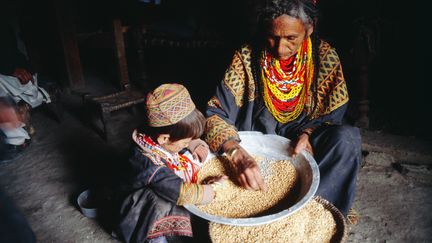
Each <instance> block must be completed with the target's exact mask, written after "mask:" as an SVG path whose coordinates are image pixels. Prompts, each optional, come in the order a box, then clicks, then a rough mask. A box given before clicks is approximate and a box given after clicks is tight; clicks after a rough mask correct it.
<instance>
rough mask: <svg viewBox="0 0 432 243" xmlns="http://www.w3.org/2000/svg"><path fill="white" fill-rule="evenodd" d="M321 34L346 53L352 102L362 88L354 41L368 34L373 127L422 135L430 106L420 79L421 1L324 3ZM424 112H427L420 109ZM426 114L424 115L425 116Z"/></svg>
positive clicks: (329, 0) (325, 0)
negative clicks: (418, 63)
mask: <svg viewBox="0 0 432 243" xmlns="http://www.w3.org/2000/svg"><path fill="white" fill-rule="evenodd" d="M319 6H320V9H321V14H322V18H321V20H322V22H321V25H320V27H321V28H320V31H321V34H322V36H324V38H326V39H327V40H329V41H330V42H331V43H332V44H333V46H335V47H336V48H337V50H338V52H339V53H340V55H341V59H342V61H343V65H344V67H345V74H346V76H347V83H348V85H349V88H350V91H351V98H352V100H353V101H355V100H356V98H358V95H359V90H358V87H357V86H356V85H357V84H356V83H355V82H356V80H355V73H354V72H352V69H353V67H355V65H357V63H355V62H353V60H352V59H353V50H352V47H353V42H354V41H355V40H356V38H359V37H358V33H359V28H362V27H363V31H369V34H370V35H369V37H370V40H369V41H370V46H371V48H372V50H371V52H373V53H372V54H371V56H372V57H371V61H370V65H369V67H370V69H369V84H368V85H369V88H368V92H369V94H368V97H369V101H370V116H371V128H375V129H384V130H388V131H391V132H393V133H397V134H411V135H414V134H416V135H423V134H422V132H421V131H420V130H422V129H423V127H422V128H420V126H419V125H420V124H421V123H422V122H421V120H422V119H423V115H424V112H425V109H424V108H426V106H425V104H424V102H423V101H421V100H420V99H419V98H420V97H421V95H420V94H421V88H419V87H422V86H423V80H424V79H423V78H420V77H418V76H417V75H416V73H417V71H420V70H419V66H418V65H417V64H416V62H417V61H416V60H415V59H417V58H415V56H417V54H416V53H415V49H416V47H417V46H418V42H417V41H416V40H417V36H418V33H419V32H417V31H416V29H417V28H418V24H419V23H420V22H417V21H416V18H417V17H418V15H417V14H416V13H417V12H416V11H417V6H418V4H417V3H414V2H413V1H411V2H409V1H384V0H364V1H347V0H320V1H319ZM421 110H423V111H421ZM420 112H421V113H420Z"/></svg>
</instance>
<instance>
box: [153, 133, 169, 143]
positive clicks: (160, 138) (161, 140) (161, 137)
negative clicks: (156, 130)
mask: <svg viewBox="0 0 432 243" xmlns="http://www.w3.org/2000/svg"><path fill="white" fill-rule="evenodd" d="M169 138H170V135H169V134H159V135H158V137H157V139H156V140H157V142H158V143H159V144H160V145H162V144H166V143H167V142H168V141H169Z"/></svg>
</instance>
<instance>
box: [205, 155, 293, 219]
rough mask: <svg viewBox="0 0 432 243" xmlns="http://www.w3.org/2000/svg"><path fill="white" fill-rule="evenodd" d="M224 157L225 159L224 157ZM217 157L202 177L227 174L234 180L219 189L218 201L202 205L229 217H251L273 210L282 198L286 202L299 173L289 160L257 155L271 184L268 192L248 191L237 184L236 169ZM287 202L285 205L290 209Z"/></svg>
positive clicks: (267, 182) (209, 211) (218, 214)
mask: <svg viewBox="0 0 432 243" xmlns="http://www.w3.org/2000/svg"><path fill="white" fill-rule="evenodd" d="M220 159H222V158H220ZM220 159H218V158H214V159H212V160H210V161H208V162H207V163H206V164H204V166H203V168H202V169H201V171H200V173H199V174H198V180H199V181H200V182H201V181H203V180H205V179H206V178H208V177H212V176H218V175H222V174H226V175H228V176H229V177H230V180H229V181H227V182H226V183H225V186H224V188H223V189H219V190H218V193H217V197H216V200H215V201H214V202H212V203H210V204H208V205H203V206H198V208H199V209H201V210H202V211H204V212H206V213H208V214H211V215H217V216H222V217H228V218H247V217H251V216H255V215H258V214H260V213H263V212H265V211H266V210H269V209H271V208H273V207H275V206H276V205H278V203H280V202H281V201H285V202H286V198H287V197H288V195H289V193H290V192H291V191H292V190H293V189H294V186H295V183H296V181H297V173H296V170H295V167H294V165H293V164H292V163H291V162H290V161H287V160H281V161H268V160H265V159H263V158H260V157H256V156H255V159H256V161H258V165H259V167H260V170H261V172H262V175H263V177H264V180H265V182H266V184H267V192H262V191H253V190H246V189H244V188H242V187H240V186H238V185H236V184H235V183H234V182H233V180H235V179H233V178H235V176H234V175H233V173H232V168H230V167H228V165H229V164H230V163H229V162H228V161H221V160H220ZM288 207H289V205H286V207H285V208H288Z"/></svg>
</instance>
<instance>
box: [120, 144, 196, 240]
mask: <svg viewBox="0 0 432 243" xmlns="http://www.w3.org/2000/svg"><path fill="white" fill-rule="evenodd" d="M129 162H130V164H131V171H130V174H129V175H128V177H129V178H130V180H129V181H128V182H127V183H124V186H123V187H121V189H122V191H124V192H126V193H125V194H126V196H125V197H124V199H123V200H122V203H121V209H120V215H119V224H118V227H117V229H116V230H115V232H114V235H115V236H117V237H118V238H120V239H122V240H123V241H125V242H146V241H148V240H150V239H154V238H157V237H160V236H192V226H191V223H190V215H189V212H188V211H187V210H186V209H185V208H184V207H182V206H178V205H176V202H177V200H178V198H179V195H180V187H181V184H182V183H183V180H182V179H181V178H180V177H178V176H177V175H176V174H175V173H174V172H173V171H172V170H170V169H169V168H168V167H166V166H164V165H162V164H163V161H159V162H158V163H155V162H154V161H153V160H152V159H150V158H149V157H147V156H145V155H143V153H142V152H141V150H140V149H139V148H138V147H136V148H135V149H134V150H133V155H132V156H131V158H130V160H129ZM160 162H162V163H160Z"/></svg>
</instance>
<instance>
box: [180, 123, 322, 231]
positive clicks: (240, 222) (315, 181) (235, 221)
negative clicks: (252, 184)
mask: <svg viewBox="0 0 432 243" xmlns="http://www.w3.org/2000/svg"><path fill="white" fill-rule="evenodd" d="M239 135H240V138H242V137H244V136H249V135H252V136H254V135H255V136H256V135H262V136H266V137H273V139H279V140H280V141H284V142H288V143H289V142H290V140H289V139H288V138H285V137H282V136H279V135H276V134H263V133H261V132H255V131H253V132H249V131H248V132H239ZM299 156H300V157H303V159H305V160H306V161H307V162H308V164H309V166H310V168H311V170H312V175H313V176H312V182H311V186H310V188H309V190H308V191H307V193H306V194H305V195H304V197H303V198H301V199H300V200H299V201H298V202H297V203H295V204H294V205H292V206H291V207H289V208H287V209H284V210H282V211H280V212H278V213H274V214H270V215H265V216H259V217H249V218H227V217H222V216H216V215H211V214H208V213H206V212H204V211H201V210H200V209H199V208H198V207H197V206H195V205H192V204H190V205H184V207H185V208H186V209H187V210H188V211H189V212H191V213H193V214H194V215H196V216H198V217H201V218H204V219H206V220H208V221H211V222H215V223H220V224H227V225H234V226H257V225H262V224H268V223H272V222H274V221H277V220H279V219H282V218H285V217H288V216H289V215H291V214H293V213H295V212H297V211H298V210H299V209H301V208H302V207H304V206H305V205H306V204H307V203H308V202H309V201H310V200H312V199H313V197H314V196H315V193H316V191H317V190H318V186H319V181H320V173H319V168H318V164H317V163H316V161H315V159H314V158H313V156H312V155H311V154H310V153H308V152H306V151H302V152H300V154H299V155H297V157H296V158H295V159H299ZM282 159H293V158H292V157H289V156H288V155H283V156H282Z"/></svg>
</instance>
